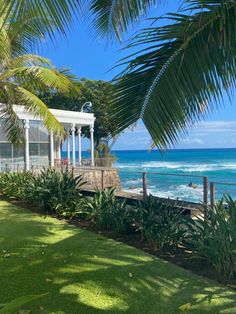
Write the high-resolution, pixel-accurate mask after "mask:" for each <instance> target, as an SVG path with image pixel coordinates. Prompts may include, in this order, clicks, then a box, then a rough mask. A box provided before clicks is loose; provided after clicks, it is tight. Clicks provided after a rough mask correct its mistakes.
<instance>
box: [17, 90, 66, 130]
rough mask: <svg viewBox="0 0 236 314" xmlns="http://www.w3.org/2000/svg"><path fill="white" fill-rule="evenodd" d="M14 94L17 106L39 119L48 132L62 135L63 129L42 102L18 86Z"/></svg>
mask: <svg viewBox="0 0 236 314" xmlns="http://www.w3.org/2000/svg"><path fill="white" fill-rule="evenodd" d="M15 92H16V94H17V98H18V104H21V105H24V106H25V108H26V109H27V110H28V111H29V112H30V113H31V114H32V115H34V116H36V117H39V118H41V119H42V121H43V123H44V124H45V126H46V127H47V128H48V129H49V130H52V131H53V132H54V133H55V134H60V135H64V132H65V131H64V128H63V127H62V125H61V124H60V123H59V121H58V120H57V119H56V118H55V117H54V115H53V114H52V113H51V112H50V110H49V109H48V108H47V106H46V105H45V103H44V102H43V101H42V100H40V99H39V98H38V97H37V96H36V95H34V94H33V93H31V92H30V91H28V90H26V89H25V88H23V87H20V86H16V87H15Z"/></svg>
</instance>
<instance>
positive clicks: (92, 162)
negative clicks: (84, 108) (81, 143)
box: [90, 125, 94, 167]
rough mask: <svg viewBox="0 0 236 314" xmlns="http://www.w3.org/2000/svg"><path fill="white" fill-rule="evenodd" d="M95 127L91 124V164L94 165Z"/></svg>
mask: <svg viewBox="0 0 236 314" xmlns="http://www.w3.org/2000/svg"><path fill="white" fill-rule="evenodd" d="M93 132H94V128H93V125H90V144H91V166H92V167H93V166H94V139H93Z"/></svg>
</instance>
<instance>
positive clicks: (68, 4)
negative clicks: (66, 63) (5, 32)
mask: <svg viewBox="0 0 236 314" xmlns="http://www.w3.org/2000/svg"><path fill="white" fill-rule="evenodd" d="M0 5H1V6H0V16H1V17H4V20H5V22H8V21H9V18H10V19H11V21H12V22H13V23H15V22H16V21H18V20H22V18H24V16H25V15H26V14H27V12H31V14H32V16H34V15H36V16H38V15H39V16H40V18H41V20H42V22H43V23H40V24H39V26H40V28H43V30H44V31H45V30H46V32H47V34H49V35H52V36H54V34H55V31H60V32H61V33H63V34H65V31H66V30H67V29H68V27H69V26H70V25H71V23H72V21H73V18H74V17H75V16H78V13H79V11H80V10H81V1H80V0H57V1H51V0H11V1H7V0H1V1H0ZM49 22H50V23H49ZM43 24H44V26H43ZM52 25H53V27H52Z"/></svg>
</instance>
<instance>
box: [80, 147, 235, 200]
mask: <svg viewBox="0 0 236 314" xmlns="http://www.w3.org/2000/svg"><path fill="white" fill-rule="evenodd" d="M85 154H86V155H87V153H85ZM112 154H113V155H115V157H116V162H115V164H114V167H115V168H117V169H118V170H119V173H120V178H121V184H122V188H123V189H124V190H126V191H130V192H137V193H140V192H141V190H142V172H147V173H148V175H147V182H148V192H149V193H151V194H153V195H156V196H160V197H169V198H173V199H180V200H186V201H193V202H202V201H203V188H202V178H195V177H193V178H192V177H175V176H171V174H182V175H197V176H207V177H208V178H209V182H210V181H214V182H229V183H235V184H236V149H182V150H170V151H167V152H164V153H160V152H159V151H157V150H152V151H150V152H149V151H147V150H137V151H113V152H112ZM154 172H159V173H161V174H165V175H159V174H154ZM190 183H192V185H193V186H194V188H193V187H190V186H189V184H190ZM224 193H228V194H230V195H231V196H233V197H234V198H236V186H229V185H223V184H216V197H217V199H219V198H221V197H222V195H223V194H224Z"/></svg>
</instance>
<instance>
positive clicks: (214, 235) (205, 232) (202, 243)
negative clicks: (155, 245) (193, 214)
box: [190, 195, 236, 278]
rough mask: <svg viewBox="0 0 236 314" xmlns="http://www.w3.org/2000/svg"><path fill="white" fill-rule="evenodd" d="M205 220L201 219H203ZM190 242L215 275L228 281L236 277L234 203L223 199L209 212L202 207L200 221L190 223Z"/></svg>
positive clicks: (235, 204)
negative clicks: (215, 271)
mask: <svg viewBox="0 0 236 314" xmlns="http://www.w3.org/2000/svg"><path fill="white" fill-rule="evenodd" d="M203 217H204V218H203ZM191 230H192V237H193V240H192V241H191V242H190V243H191V244H193V245H194V248H195V250H196V251H197V253H198V254H199V255H200V256H202V257H205V258H206V259H207V260H208V261H209V262H210V263H211V265H212V266H213V267H214V268H215V269H216V270H217V272H218V273H219V274H221V275H223V276H225V277H227V278H233V277H235V276H236V201H234V200H233V199H232V198H231V197H230V196H228V195H225V196H224V197H223V198H222V199H221V200H220V201H219V202H217V204H216V205H215V206H214V207H213V208H211V207H210V206H206V205H204V206H203V208H202V218H201V216H199V215H198V217H197V219H194V220H193V221H192V228H191Z"/></svg>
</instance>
